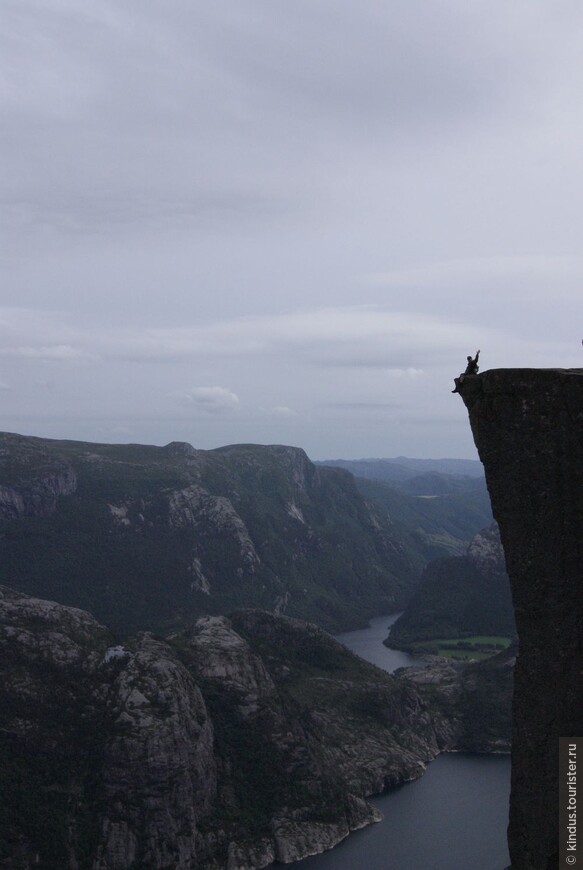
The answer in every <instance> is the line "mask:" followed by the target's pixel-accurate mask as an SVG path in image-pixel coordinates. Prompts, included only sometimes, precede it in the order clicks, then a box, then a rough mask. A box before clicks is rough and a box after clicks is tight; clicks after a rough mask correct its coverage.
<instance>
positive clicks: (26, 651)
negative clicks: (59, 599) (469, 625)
mask: <svg viewBox="0 0 583 870" xmlns="http://www.w3.org/2000/svg"><path fill="white" fill-rule="evenodd" d="M453 740H454V734H453V731H452V728H451V727H450V725H449V723H448V722H447V721H446V720H445V719H444V717H443V716H440V715H436V714H435V712H434V711H433V710H432V707H431V704H430V703H429V702H428V701H426V700H424V698H423V697H422V696H421V695H420V693H419V692H418V691H417V689H416V687H415V686H414V685H412V684H409V683H406V682H404V681H399V680H396V679H394V678H393V677H391V676H390V675H389V674H386V673H385V672H383V671H381V670H379V669H377V668H375V667H374V666H372V665H369V664H367V663H366V662H363V661H362V660H360V659H358V657H356V656H355V655H353V654H352V653H350V652H349V651H348V650H346V649H345V648H344V647H343V646H341V645H340V644H339V643H337V642H336V641H335V640H334V639H333V638H331V637H330V636H329V635H327V634H326V633H325V632H323V631H322V630H321V629H319V628H317V627H316V626H314V625H310V624H309V623H304V622H300V621H299V620H293V619H289V618H287V617H276V616H274V615H272V614H269V613H265V612H262V611H240V612H237V613H236V614H234V615H233V617H232V619H227V618H226V617H207V618H203V619H201V620H199V621H198V622H197V623H196V624H195V625H194V626H193V627H192V628H191V629H189V630H188V631H184V632H180V633H176V634H174V635H172V636H171V637H168V638H167V639H166V640H162V639H160V638H156V637H154V636H153V635H151V634H148V633H142V634H140V635H139V636H138V637H136V638H128V639H126V640H125V641H124V643H123V644H119V643H116V642H115V639H114V638H113V637H112V635H111V634H110V633H109V631H108V630H107V629H105V628H104V627H102V626H100V625H99V624H98V623H97V622H96V621H95V620H94V619H93V617H91V616H90V615H89V614H88V613H85V612H83V611H80V610H75V609H72V608H67V607H63V606H62V605H59V604H55V603H54V602H49V601H43V600H40V599H33V598H29V597H27V596H24V595H22V594H20V593H17V592H14V591H12V590H10V589H7V588H6V587H0V793H1V794H2V796H3V803H4V812H3V813H2V814H1V815H0V867H2V868H3V870H29V868H30V870H32V868H33V867H38V866H40V867H43V868H44V870H81V868H87V870H88V868H91V870H126V868H129V867H140V868H143V870H162V868H168V870H169V868H173V870H195V868H197V870H237V868H239V870H252V868H260V867H265V866H267V865H268V864H270V863H272V862H273V861H274V860H278V861H281V862H284V863H286V862H290V861H293V860H296V859H299V858H302V857H305V856H306V855H309V854H314V853H317V852H320V851H323V850H324V849H328V848H331V847H332V846H333V845H335V844H336V843H337V842H339V841H340V840H341V839H343V838H344V837H345V836H347V835H348V833H349V832H350V831H352V830H355V829H357V828H359V827H362V826H363V825H367V824H370V823H371V822H374V821H376V820H378V818H379V814H378V812H377V811H376V810H375V809H374V808H373V807H372V806H371V805H370V804H369V803H368V802H367V800H366V796H367V795H369V794H372V793H376V792H380V791H382V790H383V789H384V788H385V787H387V786H388V785H395V784H398V783H401V782H403V781H406V780H409V779H412V778H415V777H417V776H420V775H421V774H422V772H423V770H424V768H425V765H426V763H427V762H428V761H429V760H430V759H432V758H433V757H435V755H436V754H437V753H438V752H439V751H441V750H442V749H448V748H452V746H453V745H454V744H453Z"/></svg>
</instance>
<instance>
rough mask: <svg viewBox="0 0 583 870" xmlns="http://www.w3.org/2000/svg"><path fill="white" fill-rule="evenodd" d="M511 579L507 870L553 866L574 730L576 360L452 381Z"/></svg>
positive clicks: (579, 502) (580, 478)
mask: <svg viewBox="0 0 583 870" xmlns="http://www.w3.org/2000/svg"><path fill="white" fill-rule="evenodd" d="M460 391H461V394H462V398H463V400H464V403H465V404H466V406H467V408H468V411H469V416H470V423H471V427H472V432H473V435H474V440H475V442H476V446H477V448H478V451H479V454H480V458H481V460H482V462H483V463H484V467H485V471H486V480H487V484H488V490H489V492H490V497H491V500H492V508H493V513H494V516H495V518H496V520H497V521H498V524H499V526H500V533H501V538H502V543H503V546H504V552H505V555H506V565H507V569H508V574H509V576H510V582H511V586H512V595H513V601H514V609H515V617H516V626H517V630H518V637H519V654H518V659H517V663H516V671H515V694H514V713H513V749H512V794H511V804H510V826H509V845H510V854H511V859H512V868H513V870H551V868H554V867H556V866H557V863H558V827H557V826H558V772H559V765H558V738H559V736H575V735H577V734H581V733H582V731H583V694H582V693H581V680H582V669H583V658H582V649H581V646H582V644H581V637H582V636H581V625H582V624H583V595H582V594H581V587H582V581H583V567H582V566H583V369H570V370H565V369H543V370H536V369H499V370H492V371H488V372H484V373H483V374H481V375H477V376H474V377H468V378H466V379H465V380H464V383H463V385H462V387H461V388H460Z"/></svg>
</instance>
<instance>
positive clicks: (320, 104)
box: [0, 0, 583, 459]
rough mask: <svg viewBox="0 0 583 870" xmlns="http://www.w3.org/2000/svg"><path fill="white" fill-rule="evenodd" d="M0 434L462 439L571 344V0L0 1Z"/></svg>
mask: <svg viewBox="0 0 583 870" xmlns="http://www.w3.org/2000/svg"><path fill="white" fill-rule="evenodd" d="M0 14H1V17H2V22H1V23H2V27H1V28H0V33H1V36H0V51H1V55H2V59H3V62H2V67H3V80H2V89H1V97H0V99H1V107H2V176H3V178H2V189H3V206H2V220H3V227H2V241H3V253H2V260H1V266H2V290H1V297H0V408H1V414H0V429H4V430H8V431H16V432H21V433H23V434H29V435H42V436H46V437H52V438H75V439H83V440H93V441H113V442H115V441H118V442H126V441H137V442H147V443H155V444H165V443H167V442H169V441H172V440H183V441H189V442H190V443H192V444H193V445H194V446H196V447H201V448H211V447H218V446H220V445H223V444H229V443H235V442H256V443H284V444H294V445H297V446H301V447H304V448H305V449H306V450H307V452H308V454H309V455H310V456H311V457H312V458H314V459H321V458H334V457H344V458H356V457H366V456H396V455H399V454H404V455H407V456H420V457H442V456H459V457H470V458H472V457H475V456H476V453H475V448H474V445H473V441H472V438H471V434H470V430H469V425H468V422H467V414H466V412H465V409H464V407H463V404H462V402H461V400H460V398H459V397H458V396H452V395H451V392H450V390H451V389H452V387H453V383H452V378H453V377H454V376H455V375H457V374H459V372H460V371H461V370H462V369H463V368H464V366H465V359H466V356H467V355H468V354H470V353H471V354H473V353H474V352H475V351H476V350H477V349H478V348H481V351H482V354H481V360H480V362H481V369H482V371H484V370H486V369H488V368H500V367H516V366H525V367H531V366H534V367H540V366H543V367H545V366H552V367H555V366H558V367H581V366H583V348H582V346H581V339H582V337H583V318H582V317H581V308H582V299H583V293H582V292H581V288H582V286H583V251H582V248H581V241H582V238H583V221H582V217H583V196H582V194H583V171H582V164H583V4H581V2H580V0H512V2H508V0H487V2H486V0H472V2H468V0H360V2H358V3H357V2H356V0H99V2H94V3H90V2H87V0H2V2H1V4H0Z"/></svg>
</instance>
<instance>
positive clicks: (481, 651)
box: [411, 635, 511, 661]
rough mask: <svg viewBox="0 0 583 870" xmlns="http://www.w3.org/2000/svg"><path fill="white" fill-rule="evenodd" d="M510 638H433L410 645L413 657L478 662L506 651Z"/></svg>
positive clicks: (481, 636) (477, 636)
mask: <svg viewBox="0 0 583 870" xmlns="http://www.w3.org/2000/svg"><path fill="white" fill-rule="evenodd" d="M510 642H511V638H509V637H502V636H497V635H475V636H473V637H463V638H459V637H450V638H435V640H424V641H419V642H418V643H413V644H411V651H412V653H413V655H422V654H423V653H425V654H428V653H429V654H430V655H437V656H445V657H446V658H451V659H457V660H458V661H468V660H470V659H474V660H475V661H480V660H482V659H487V658H489V657H490V656H493V655H496V653H498V652H500V651H501V650H503V649H506V648H507V647H508V646H509V645H510Z"/></svg>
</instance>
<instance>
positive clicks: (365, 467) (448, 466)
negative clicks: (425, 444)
mask: <svg viewBox="0 0 583 870" xmlns="http://www.w3.org/2000/svg"><path fill="white" fill-rule="evenodd" d="M316 464H317V465H327V466H331V467H334V468H344V469H345V470H346V471H350V472H351V474H354V476H355V477H364V478H366V479H368V480H384V481H385V482H386V483H399V484H403V483H404V482H405V481H408V480H411V479H413V478H415V477H420V476H424V475H427V474H432V475H439V476H442V477H445V478H449V477H453V478H456V477H457V478H460V477H461V478H464V477H470V478H475V479H478V480H483V479H484V468H483V466H482V463H481V462H478V460H477V459H412V458H409V457H407V456H398V457H397V458H396V459H323V460H320V461H318V462H317V463H316Z"/></svg>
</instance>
